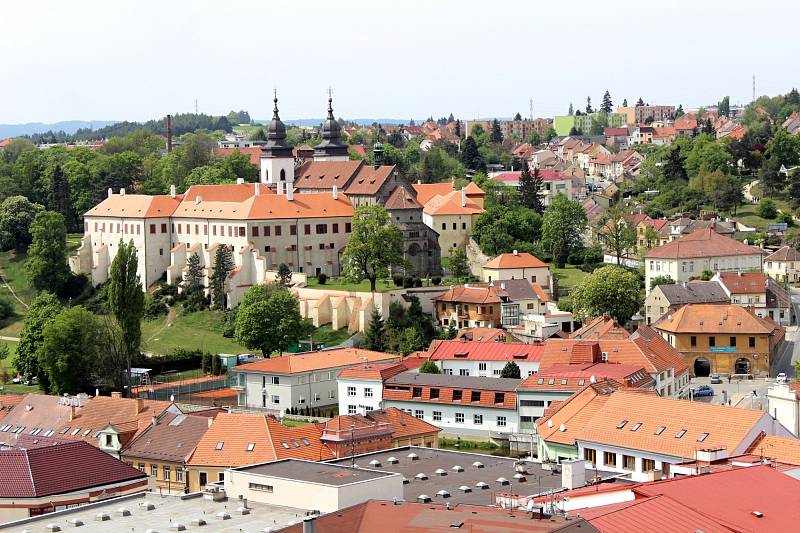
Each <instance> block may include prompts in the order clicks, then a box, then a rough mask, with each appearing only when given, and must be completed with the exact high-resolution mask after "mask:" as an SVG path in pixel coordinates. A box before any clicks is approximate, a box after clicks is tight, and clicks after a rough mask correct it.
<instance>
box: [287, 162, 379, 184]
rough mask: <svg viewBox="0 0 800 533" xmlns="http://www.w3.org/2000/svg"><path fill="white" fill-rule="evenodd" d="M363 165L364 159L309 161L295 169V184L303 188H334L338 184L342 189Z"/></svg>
mask: <svg viewBox="0 0 800 533" xmlns="http://www.w3.org/2000/svg"><path fill="white" fill-rule="evenodd" d="M362 165H364V161H308V162H306V163H303V164H302V165H300V166H299V167H297V168H296V169H295V171H294V186H295V188H297V189H299V190H302V189H332V188H333V186H334V185H336V186H337V187H338V188H339V190H340V191H341V190H344V187H345V186H347V184H348V183H350V180H351V179H353V177H354V176H355V175H356V173H358V171H359V169H360V168H361V166H362Z"/></svg>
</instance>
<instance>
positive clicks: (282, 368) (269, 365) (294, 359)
mask: <svg viewBox="0 0 800 533" xmlns="http://www.w3.org/2000/svg"><path fill="white" fill-rule="evenodd" d="M396 359H398V356H396V355H394V354H390V353H383V352H373V351H371V350H361V349H358V348H339V349H335V350H321V351H318V352H305V353H300V354H296V355H288V354H287V355H282V356H280V357H272V358H270V359H263V360H261V361H256V362H254V363H248V364H246V365H241V366H237V367H236V370H237V371H243V372H270V373H276V374H292V373H295V372H312V371H314V370H324V369H327V368H338V367H343V366H351V365H358V364H361V363H364V362H365V361H366V362H370V363H377V362H380V361H383V362H389V361H394V360H396Z"/></svg>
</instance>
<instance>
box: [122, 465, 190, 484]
mask: <svg viewBox="0 0 800 533" xmlns="http://www.w3.org/2000/svg"><path fill="white" fill-rule="evenodd" d="M128 464H129V465H130V466H133V463H132V462H128ZM138 468H139V471H140V472H147V465H146V464H145V463H139V464H138ZM173 471H174V472H175V476H174V477H173V476H172V473H173ZM161 472H162V476H161V479H162V480H164V481H178V482H183V469H182V468H175V469H174V470H173V469H172V467H170V466H169V465H164V466H163V468H162V470H161ZM150 475H151V476H152V477H153V478H154V479H159V477H158V465H157V464H151V465H150Z"/></svg>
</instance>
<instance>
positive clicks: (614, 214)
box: [597, 207, 636, 265]
mask: <svg viewBox="0 0 800 533" xmlns="http://www.w3.org/2000/svg"><path fill="white" fill-rule="evenodd" d="M597 236H598V237H600V240H602V241H603V243H604V244H605V245H606V248H607V249H608V250H609V251H610V252H611V253H612V254H614V257H616V258H617V264H618V265H619V264H621V262H622V258H623V257H625V256H626V255H627V253H628V252H630V251H632V250H633V249H634V248H635V247H636V230H635V229H634V228H632V227H631V225H630V223H628V215H627V213H625V211H623V210H622V209H619V208H617V207H612V208H611V209H609V210H608V212H607V213H606V216H605V221H604V222H603V224H601V225H600V227H599V228H598V230H597Z"/></svg>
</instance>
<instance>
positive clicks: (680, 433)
mask: <svg viewBox="0 0 800 533" xmlns="http://www.w3.org/2000/svg"><path fill="white" fill-rule="evenodd" d="M684 435H686V430H685V429H682V430H680V431H679V432H677V433H676V434H675V438H676V439H679V438H681V437H683V436H684Z"/></svg>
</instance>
